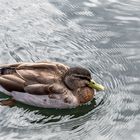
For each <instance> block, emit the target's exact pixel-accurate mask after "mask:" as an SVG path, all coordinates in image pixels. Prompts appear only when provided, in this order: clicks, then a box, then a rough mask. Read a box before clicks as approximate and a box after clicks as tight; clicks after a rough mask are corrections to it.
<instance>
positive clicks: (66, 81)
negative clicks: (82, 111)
mask: <svg viewBox="0 0 140 140" xmlns="http://www.w3.org/2000/svg"><path fill="white" fill-rule="evenodd" d="M103 89H104V87H103V86H102V85H99V84H97V83H96V82H94V81H92V78H91V74H90V72H89V71H88V70H87V69H85V68H82V67H68V66H66V65H64V64H61V63H57V62H49V61H45V62H35V63H25V62H23V63H16V64H6V65H0V91H1V92H3V93H5V94H7V95H9V96H12V99H8V100H3V101H1V105H10V104H11V103H14V102H15V101H20V102H22V103H25V104H29V105H33V106H38V107H44V108H73V107H77V106H79V105H81V104H84V103H87V102H89V101H91V100H92V99H93V98H94V96H95V91H100V90H103Z"/></svg>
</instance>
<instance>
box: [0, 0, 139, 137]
mask: <svg viewBox="0 0 140 140" xmlns="http://www.w3.org/2000/svg"><path fill="white" fill-rule="evenodd" d="M0 5H1V8H0V63H13V62H19V61H37V60H46V59H49V60H53V61H59V62H62V63H64V64H68V65H70V66H74V65H80V66H84V67H86V68H88V69H89V70H90V71H91V72H92V76H93V77H94V79H95V80H96V81H98V82H100V83H102V84H103V85H105V87H106V91H105V92H101V93H97V95H96V105H97V106H96V107H95V106H94V105H95V102H94V101H93V102H92V103H91V104H88V105H85V106H81V107H79V108H77V109H72V110H63V111H62V110H51V109H40V108H34V107H30V106H26V105H23V104H20V103H17V105H16V106H15V107H12V108H9V107H4V106H0V139H1V140H6V139H10V140H12V139H14V140H15V139H24V140H26V139H31V140H35V139H44V140H46V139H49V140H52V139H90V140H92V139H93V138H94V139H95V140H109V139H110V140H112V139H113V140H118V139H119V140H124V139H127V140H132V139H133V140H139V139H140V134H139V130H140V99H139V93H140V88H139V84H140V72H139V70H140V55H139V54H140V48H139V44H140V41H139V37H140V15H139V13H140V1H138V0H129V1H125V0H106V1H103V0H87V1H86V0H76V1H75V0H49V1H46V0H36V1H33V0H29V1H25V0H23V1H20V0H15V1H12V0H5V1H4V0H0ZM0 98H1V99H2V98H7V97H6V96H4V95H3V94H1V95H0Z"/></svg>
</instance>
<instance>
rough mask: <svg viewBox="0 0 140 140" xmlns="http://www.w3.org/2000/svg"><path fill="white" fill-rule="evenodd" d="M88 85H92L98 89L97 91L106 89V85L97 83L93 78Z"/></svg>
mask: <svg viewBox="0 0 140 140" xmlns="http://www.w3.org/2000/svg"><path fill="white" fill-rule="evenodd" d="M88 86H89V87H91V88H92V89H96V91H102V90H104V89H105V88H104V86H102V85H100V84H98V83H96V82H95V81H93V80H91V81H90V82H89V85H88Z"/></svg>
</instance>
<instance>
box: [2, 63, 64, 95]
mask: <svg viewBox="0 0 140 140" xmlns="http://www.w3.org/2000/svg"><path fill="white" fill-rule="evenodd" d="M57 65H58V64H57ZM57 65H56V64H51V63H20V64H14V65H6V66H5V67H4V72H3V74H0V85H1V86H2V87H4V88H5V89H6V90H8V91H20V92H25V91H26V92H29V93H30V94H35V95H44V94H50V93H62V92H61V91H62V89H63V87H59V84H54V83H55V81H56V80H57V79H58V78H59V74H60V75H61V74H62V73H63V72H64V71H66V70H67V67H63V71H60V70H59V68H60V67H59V66H62V65H61V64H60V65H59V66H57ZM58 67H59V68H58ZM6 68H8V70H6ZM10 68H11V71H10ZM8 72H9V74H8Z"/></svg>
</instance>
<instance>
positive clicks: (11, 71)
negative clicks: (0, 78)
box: [0, 67, 16, 75]
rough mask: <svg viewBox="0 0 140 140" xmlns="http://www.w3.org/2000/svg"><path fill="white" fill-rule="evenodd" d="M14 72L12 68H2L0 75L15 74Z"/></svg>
mask: <svg viewBox="0 0 140 140" xmlns="http://www.w3.org/2000/svg"><path fill="white" fill-rule="evenodd" d="M15 71H16V70H15V68H14V67H3V68H0V75H6V74H12V73H15Z"/></svg>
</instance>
